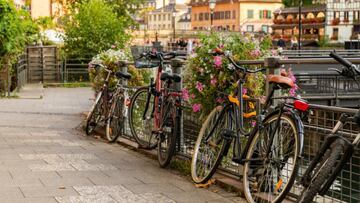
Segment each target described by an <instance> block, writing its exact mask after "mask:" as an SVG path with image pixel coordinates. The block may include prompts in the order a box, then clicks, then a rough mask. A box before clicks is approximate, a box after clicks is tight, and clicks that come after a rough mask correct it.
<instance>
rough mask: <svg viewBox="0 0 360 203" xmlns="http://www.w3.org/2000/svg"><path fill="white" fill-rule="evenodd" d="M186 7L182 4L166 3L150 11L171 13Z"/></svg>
mask: <svg viewBox="0 0 360 203" xmlns="http://www.w3.org/2000/svg"><path fill="white" fill-rule="evenodd" d="M186 8H187V6H186V5H184V4H174V3H171V4H168V5H166V6H164V7H161V8H158V9H156V10H153V11H151V13H172V12H177V10H185V9H186Z"/></svg>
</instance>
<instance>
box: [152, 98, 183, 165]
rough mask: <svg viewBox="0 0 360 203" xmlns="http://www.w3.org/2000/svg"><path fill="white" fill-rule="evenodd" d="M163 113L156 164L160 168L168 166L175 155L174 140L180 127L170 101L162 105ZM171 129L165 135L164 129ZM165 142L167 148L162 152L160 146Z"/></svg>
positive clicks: (174, 108) (173, 105)
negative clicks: (157, 163)
mask: <svg viewBox="0 0 360 203" xmlns="http://www.w3.org/2000/svg"><path fill="white" fill-rule="evenodd" d="M164 107H165V113H164V115H163V116H162V119H163V121H162V122H163V123H164V126H162V128H163V132H162V134H160V135H159V138H158V147H157V148H158V156H157V157H158V162H159V165H160V167H161V168H165V167H167V166H168V165H169V164H170V161H171V159H172V157H173V156H174V154H175V148H176V138H177V134H178V132H179V130H180V126H179V124H180V123H178V122H179V118H178V117H177V115H176V107H175V104H174V103H173V102H172V101H167V102H166V103H165V104H164ZM169 127H170V128H171V130H170V133H168V134H165V133H164V132H165V128H169ZM164 142H167V143H168V144H167V145H168V147H167V149H166V150H165V151H163V147H162V144H163V143H164Z"/></svg>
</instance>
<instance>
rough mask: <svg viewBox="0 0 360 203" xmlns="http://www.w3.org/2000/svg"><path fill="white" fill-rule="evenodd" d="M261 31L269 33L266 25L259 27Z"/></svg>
mask: <svg viewBox="0 0 360 203" xmlns="http://www.w3.org/2000/svg"><path fill="white" fill-rule="evenodd" d="M261 31H263V32H265V33H268V32H269V26H268V25H262V26H261Z"/></svg>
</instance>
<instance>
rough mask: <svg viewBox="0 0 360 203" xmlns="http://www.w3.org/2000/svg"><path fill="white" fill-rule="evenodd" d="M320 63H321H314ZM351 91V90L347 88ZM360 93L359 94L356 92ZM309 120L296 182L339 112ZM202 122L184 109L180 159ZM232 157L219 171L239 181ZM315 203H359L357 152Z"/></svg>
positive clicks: (275, 63) (269, 63) (352, 129)
mask: <svg viewBox="0 0 360 203" xmlns="http://www.w3.org/2000/svg"><path fill="white" fill-rule="evenodd" d="M321 61H322V62H325V63H334V64H336V62H335V61H334V60H333V59H329V58H328V59H322V60H321ZM351 61H352V62H354V63H360V59H351ZM294 62H297V63H307V64H310V63H313V62H314V61H313V60H311V59H301V60H300V59H297V60H294V59H280V58H267V59H265V60H257V61H240V62H239V63H241V64H243V65H249V64H251V65H260V66H265V67H268V68H269V72H276V69H278V68H280V67H281V66H282V65H283V64H289V63H294ZM315 63H320V62H315ZM349 87H352V86H349ZM348 90H349V92H353V91H355V89H351V88H350V89H348ZM358 93H359V92H358ZM351 95H352V93H351ZM311 112H312V113H311V115H310V116H309V118H310V119H309V120H304V124H305V148H304V154H303V159H302V161H301V162H302V163H301V167H300V171H299V174H298V180H299V178H300V177H301V176H302V174H303V173H304V172H305V170H306V168H307V166H308V164H309V161H310V160H311V159H312V158H313V157H314V155H315V154H316V152H317V150H318V149H319V146H320V145H321V143H322V142H323V141H324V138H325V137H326V136H328V135H329V131H330V129H332V128H333V126H334V125H335V123H336V121H337V119H338V118H339V116H340V114H341V112H339V111H337V110H332V111H330V110H321V109H313V110H312V111H311ZM201 125H202V123H201V121H200V119H199V115H198V114H196V113H193V112H192V110H191V108H189V107H185V108H184V112H183V118H182V133H181V134H182V136H181V140H180V143H181V144H180V146H179V148H178V154H179V155H181V157H186V158H189V159H190V158H191V156H192V154H193V150H194V144H195V142H196V139H197V136H198V133H199V130H200V128H201ZM128 126H129V124H128V122H126V127H125V132H124V136H125V137H126V138H128V139H132V136H131V133H130V130H129V127H128ZM359 130H360V129H359V128H358V127H357V126H356V125H355V124H349V125H346V126H345V127H344V129H343V131H341V132H340V133H341V134H343V135H344V136H347V137H348V138H349V139H352V136H353V135H355V134H356V133H358V132H359ZM231 156H232V154H231V153H229V155H228V157H225V158H224V159H223V162H222V164H221V167H220V169H221V170H222V171H224V172H226V173H229V174H231V175H235V176H238V177H241V173H242V168H241V166H239V165H238V164H235V163H233V162H231ZM298 180H297V181H296V182H295V184H294V186H293V188H292V190H291V193H290V195H289V196H290V197H291V196H292V197H295V198H296V195H298V194H299V192H300V191H301V186H300V185H299V181H298ZM316 201H317V202H359V201H360V150H359V148H356V149H355V153H354V155H353V157H352V159H351V160H350V162H349V163H348V164H347V165H346V166H345V167H344V169H343V170H342V172H341V174H340V175H339V176H338V177H337V179H336V181H335V182H334V184H333V186H332V187H331V189H330V190H329V191H328V193H327V195H326V196H325V197H320V196H318V197H317V198H316Z"/></svg>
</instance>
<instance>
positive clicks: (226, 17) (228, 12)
mask: <svg viewBox="0 0 360 203" xmlns="http://www.w3.org/2000/svg"><path fill="white" fill-rule="evenodd" d="M230 18H231V12H230V11H225V19H230Z"/></svg>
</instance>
